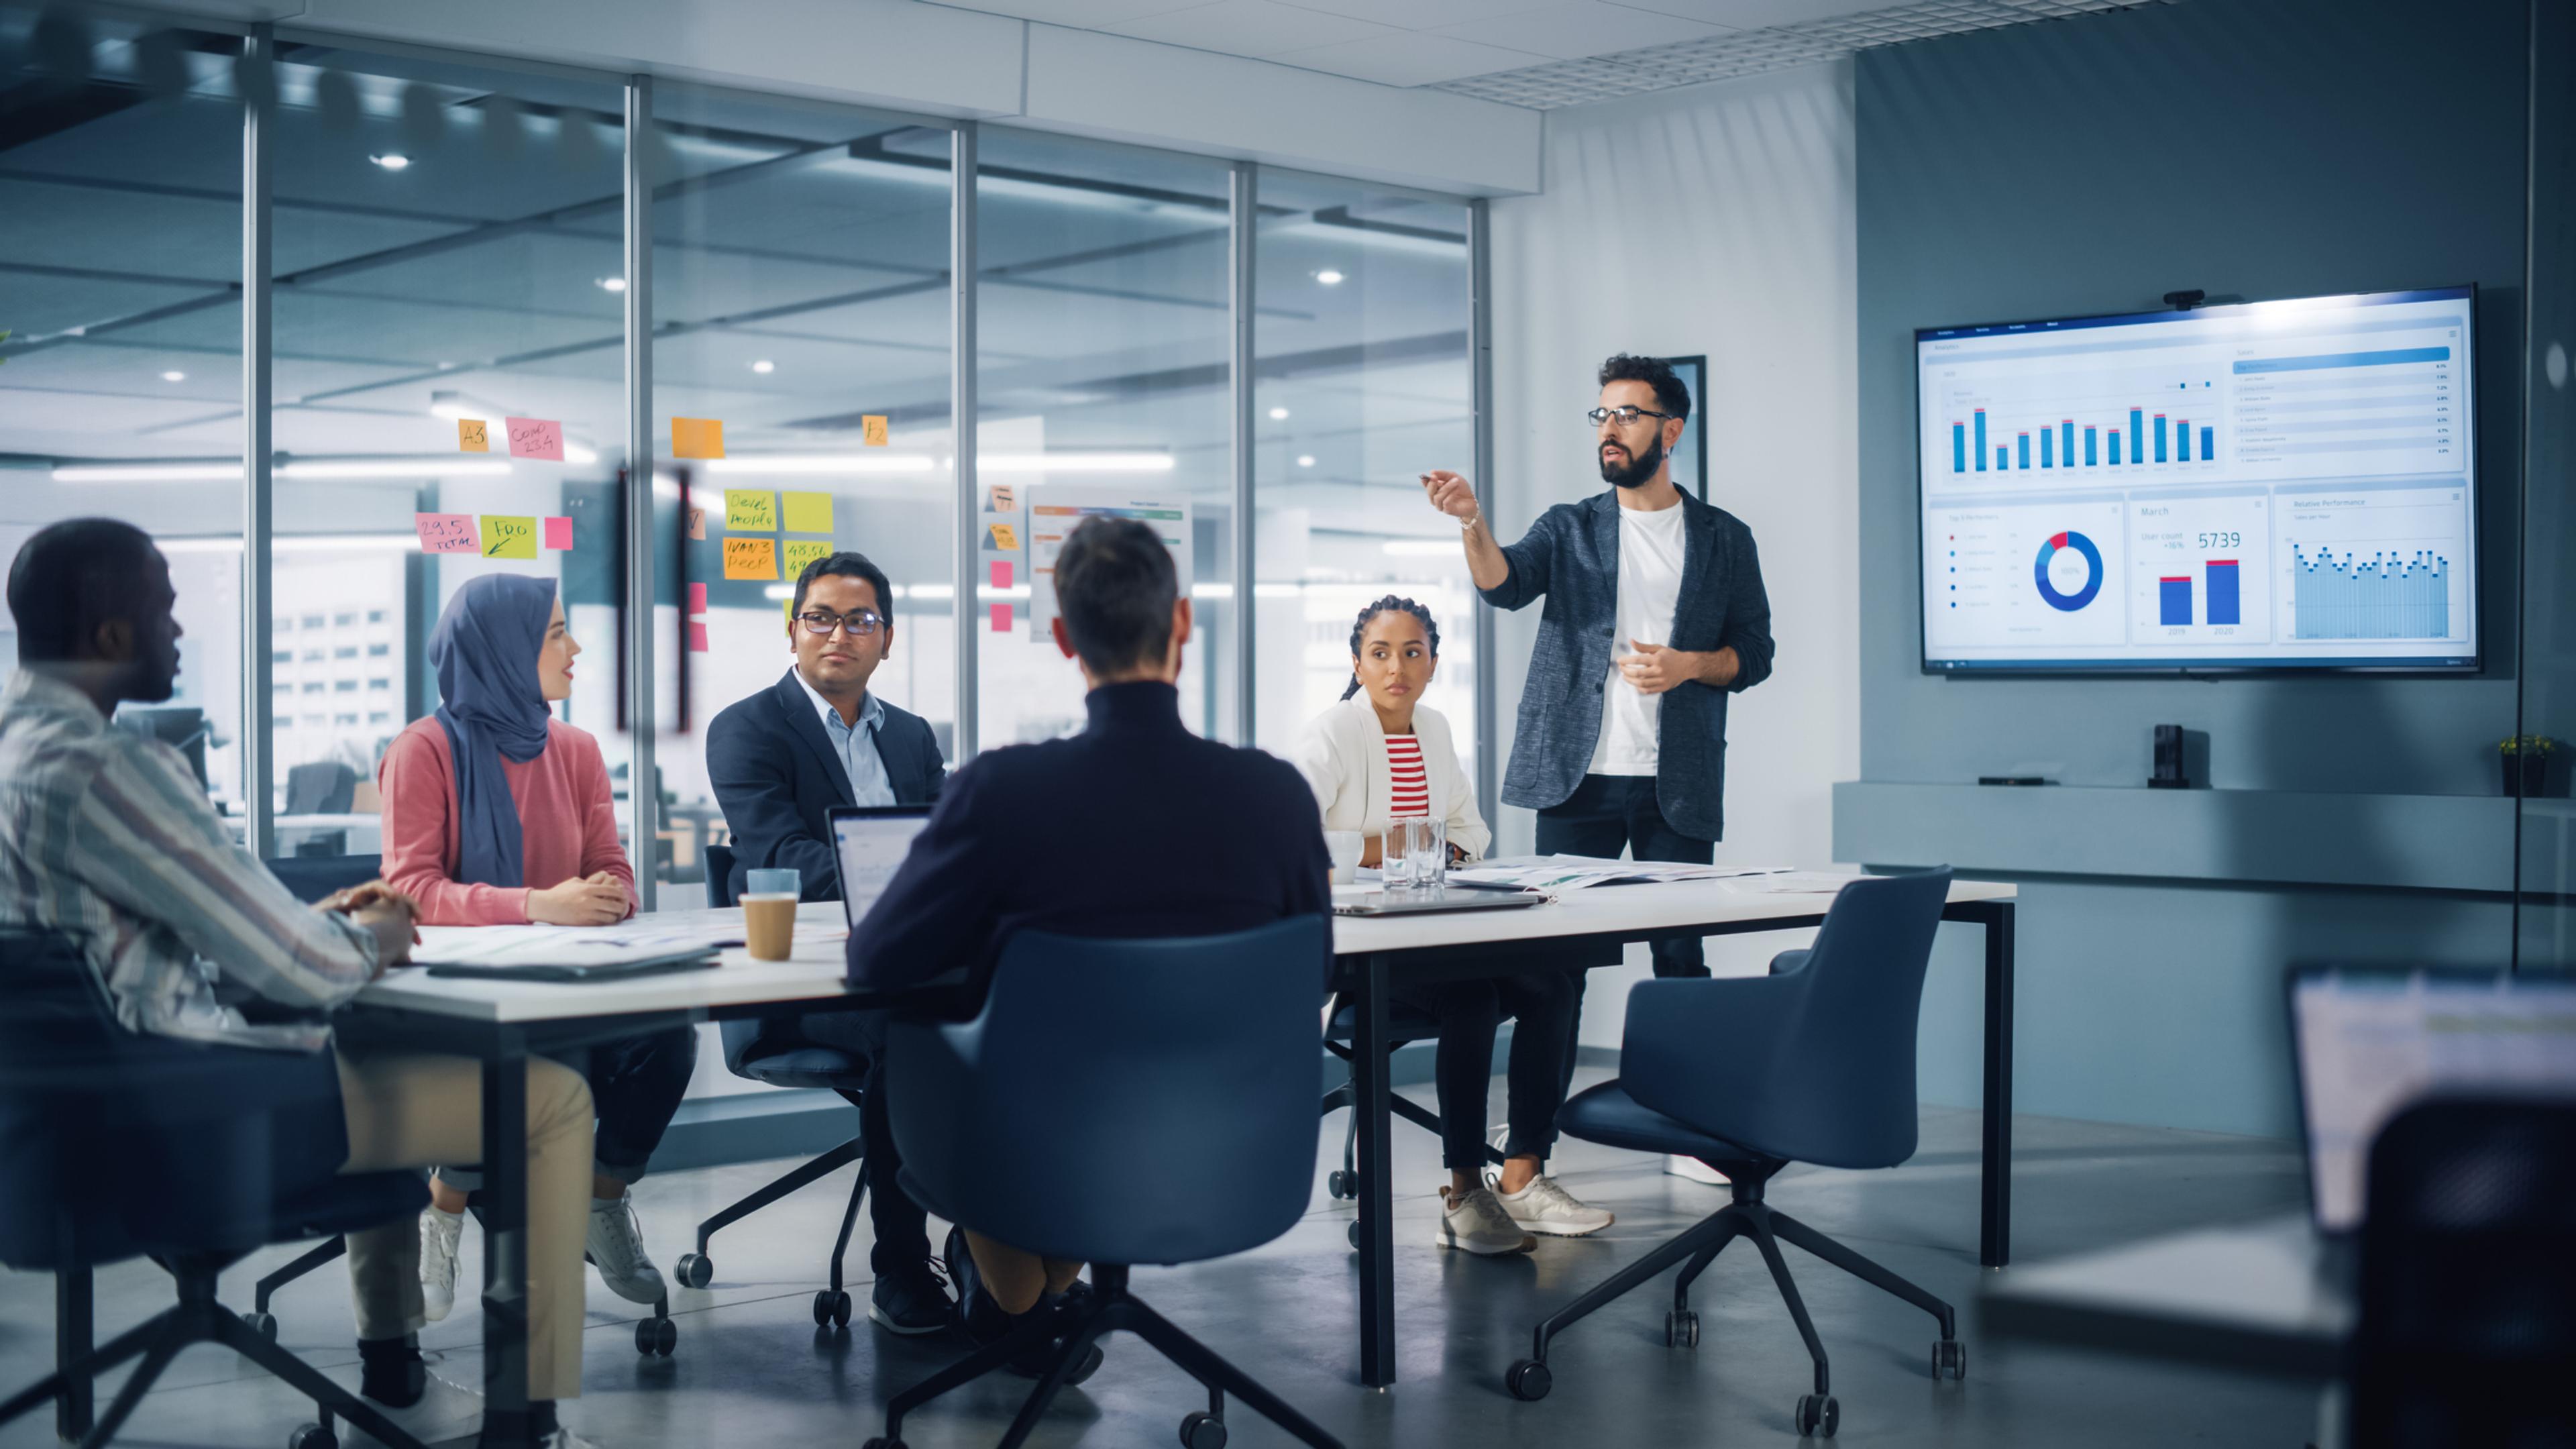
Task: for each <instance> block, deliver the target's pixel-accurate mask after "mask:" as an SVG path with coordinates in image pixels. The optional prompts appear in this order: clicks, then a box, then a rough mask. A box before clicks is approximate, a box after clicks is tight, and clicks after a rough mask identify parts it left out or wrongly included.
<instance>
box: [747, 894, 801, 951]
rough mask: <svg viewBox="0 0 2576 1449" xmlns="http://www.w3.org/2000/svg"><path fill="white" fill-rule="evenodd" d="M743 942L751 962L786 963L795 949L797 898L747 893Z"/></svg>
mask: <svg viewBox="0 0 2576 1449" xmlns="http://www.w3.org/2000/svg"><path fill="white" fill-rule="evenodd" d="M742 941H743V944H744V945H745V946H747V947H749V948H750V950H751V954H752V958H753V959H754V960H758V961H784V960H786V959H787V956H788V953H789V952H790V951H792V950H794V949H795V946H796V897H795V896H794V895H793V894H792V893H790V892H786V891H761V892H757V893H746V894H745V895H744V896H743V898H742Z"/></svg>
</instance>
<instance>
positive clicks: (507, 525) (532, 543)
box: [483, 513, 537, 559]
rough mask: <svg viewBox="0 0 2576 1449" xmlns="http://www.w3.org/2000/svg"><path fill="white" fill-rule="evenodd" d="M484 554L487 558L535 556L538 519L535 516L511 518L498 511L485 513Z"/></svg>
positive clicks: (530, 557)
mask: <svg viewBox="0 0 2576 1449" xmlns="http://www.w3.org/2000/svg"><path fill="white" fill-rule="evenodd" d="M483 556H484V557H485V558H526V559H532V558H535V557H536V556H537V521H536V520H535V519H534V518H510V517H505V516H503V515H501V514H497V513H486V514H484V515H483Z"/></svg>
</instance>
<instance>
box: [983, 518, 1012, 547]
mask: <svg viewBox="0 0 2576 1449" xmlns="http://www.w3.org/2000/svg"><path fill="white" fill-rule="evenodd" d="M984 531H985V533H986V534H987V535H988V536H989V537H990V538H991V539H992V542H991V543H989V544H987V545H986V547H988V548H998V549H1001V550H1002V551H1004V552H1005V553H1007V552H1009V551H1011V550H1013V549H1016V548H1018V547H1019V546H1020V534H1019V530H1017V529H1015V528H1013V527H1011V526H1010V525H1009V524H1007V523H995V524H990V525H988V526H987V527H986V528H985V530H984Z"/></svg>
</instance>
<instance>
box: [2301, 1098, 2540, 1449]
mask: <svg viewBox="0 0 2576 1449" xmlns="http://www.w3.org/2000/svg"><path fill="white" fill-rule="evenodd" d="M2358 1309H2359V1312H2358V1314H2357V1315H2356V1320H2355V1323H2354V1329H2353V1338H2352V1345H2351V1349H2350V1359H2349V1363H2348V1366H2347V1368H2346V1370H2345V1373H2344V1382H2345V1383H2347V1384H2350V1385H2351V1386H2352V1444H2353V1449H2437V1446H2438V1449H2452V1446H2456V1445H2464V1444H2569V1443H2576V1399H2571V1398H2570V1397H2569V1395H2568V1393H2567V1384H2566V1380H2565V1379H2563V1378H2561V1377H2560V1375H2561V1374H2564V1373H2565V1372H2566V1371H2567V1366H2568V1365H2569V1364H2576V1103H2569V1102H2565V1101H2557V1102H2548V1101H2532V1100H2528V1099H2525V1100H2504V1099H2483V1100H2480V1099H2467V1098H2463V1099H2453V1100H2448V1101H2432V1102H2426V1103H2424V1104H2422V1105H2419V1106H2415V1107H2410V1108H2408V1109H2407V1110H2406V1111H2404V1112H2402V1113H2400V1114H2399V1115H2398V1116H2397V1117H2396V1118H2395V1119H2394V1120H2392V1121H2391V1122H2390V1123H2389V1124H2388V1125H2387V1126H2386V1127H2385V1128H2382V1129H2381V1131H2380V1134H2379V1136H2378V1138H2377V1139H2375V1140H2374V1141H2373V1142H2372V1144H2371V1148H2370V1202H2369V1212H2368V1214H2367V1216H2366V1217H2364V1219H2363V1221H2362V1229H2361V1293H2360V1298H2359V1304H2358Z"/></svg>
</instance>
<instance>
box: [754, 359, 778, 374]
mask: <svg viewBox="0 0 2576 1449" xmlns="http://www.w3.org/2000/svg"><path fill="white" fill-rule="evenodd" d="M751 370H752V371H754V372H776V371H777V370H778V364H777V363H775V362H772V361H770V360H769V359H768V358H766V357H764V358H762V359H760V360H759V361H758V362H755V363H753V364H752V365H751Z"/></svg>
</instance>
